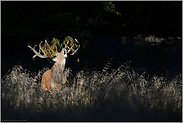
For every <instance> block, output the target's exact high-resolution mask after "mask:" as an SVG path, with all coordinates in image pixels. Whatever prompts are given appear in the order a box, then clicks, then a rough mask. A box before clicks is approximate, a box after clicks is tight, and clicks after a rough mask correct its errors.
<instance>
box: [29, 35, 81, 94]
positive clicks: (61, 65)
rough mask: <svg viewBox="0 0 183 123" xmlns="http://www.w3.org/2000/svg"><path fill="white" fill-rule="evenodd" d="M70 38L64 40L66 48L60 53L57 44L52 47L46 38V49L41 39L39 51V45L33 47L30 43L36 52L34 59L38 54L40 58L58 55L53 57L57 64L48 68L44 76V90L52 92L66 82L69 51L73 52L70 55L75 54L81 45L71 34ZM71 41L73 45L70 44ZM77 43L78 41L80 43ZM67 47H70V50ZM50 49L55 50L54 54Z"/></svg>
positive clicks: (42, 82) (42, 86)
mask: <svg viewBox="0 0 183 123" xmlns="http://www.w3.org/2000/svg"><path fill="white" fill-rule="evenodd" d="M68 38H69V40H68V39H67V40H66V41H65V42H64V44H65V48H63V49H62V51H61V52H60V53H58V51H57V47H55V46H54V47H53V46H52V47H50V46H49V44H48V43H47V41H46V40H45V45H46V47H47V48H46V47H45V48H46V49H44V50H43V47H42V46H41V43H42V41H41V42H40V43H39V52H37V51H36V50H35V47H36V46H37V45H35V46H34V47H33V48H32V47H31V46H29V45H28V47H29V48H30V49H31V50H32V51H33V52H34V53H35V55H34V56H33V59H34V58H35V57H36V56H38V57H40V58H53V57H55V56H56V57H55V58H53V61H55V64H54V65H53V67H52V68H51V69H49V70H47V71H46V72H45V73H44V74H43V76H42V80H41V90H42V91H43V92H44V91H46V90H48V91H50V92H52V91H53V89H59V87H61V84H65V83H66V81H67V77H68V76H69V70H68V69H66V70H65V64H66V58H67V53H69V52H72V54H70V55H74V54H75V53H76V52H77V50H78V49H79V47H80V44H79V42H78V41H77V39H75V42H74V40H73V39H72V38H71V37H70V36H68ZM53 40H55V39H53ZM69 42H70V44H71V45H69ZM76 43H78V45H77V44H76ZM45 45H44V46H45ZM68 45H69V46H68ZM66 48H68V50H67V49H66ZM48 49H49V50H48ZM41 51H42V52H43V54H44V55H42V54H41ZM45 51H47V52H45ZM50 51H52V53H53V52H54V53H53V55H51V54H50Z"/></svg>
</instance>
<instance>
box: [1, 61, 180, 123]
mask: <svg viewBox="0 0 183 123" xmlns="http://www.w3.org/2000/svg"><path fill="white" fill-rule="evenodd" d="M111 64H112V59H109V60H108V62H107V63H106V64H105V65H104V68H103V70H102V71H96V70H89V69H87V68H83V69H82V70H80V71H79V72H77V73H76V74H75V75H72V70H71V69H70V77H69V78H68V81H67V84H65V85H62V86H61V87H60V89H59V91H57V92H56V91H55V92H53V93H52V94H51V93H50V92H47V91H46V92H45V93H41V91H40V83H41V77H42V75H43V73H44V72H45V71H46V70H48V68H43V69H42V70H40V71H38V72H37V73H31V72H30V71H28V70H26V69H24V68H23V66H21V65H14V66H13V67H12V69H11V70H9V72H7V74H6V75H5V76H4V77H2V79H1V121H182V75H181V74H178V75H176V76H175V77H174V78H173V79H172V80H169V79H168V78H167V77H166V76H165V75H162V76H156V75H154V76H153V77H151V78H150V77H149V75H148V73H146V72H142V73H139V72H136V70H135V69H133V68H131V67H130V61H127V62H125V63H123V64H121V65H120V66H119V67H118V68H117V69H113V68H111V67H110V66H111Z"/></svg>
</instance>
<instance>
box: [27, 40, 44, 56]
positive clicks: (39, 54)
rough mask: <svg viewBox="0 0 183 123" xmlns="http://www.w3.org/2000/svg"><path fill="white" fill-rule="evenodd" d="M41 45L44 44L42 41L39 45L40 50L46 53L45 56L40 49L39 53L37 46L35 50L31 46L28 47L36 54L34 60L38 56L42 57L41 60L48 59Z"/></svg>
mask: <svg viewBox="0 0 183 123" xmlns="http://www.w3.org/2000/svg"><path fill="white" fill-rule="evenodd" d="M41 43H42V41H41V42H40V43H39V48H40V49H41V51H42V52H43V53H44V55H41V53H40V49H39V52H37V51H36V50H35V47H36V46H37V45H35V46H34V47H33V48H32V47H31V46H29V45H28V47H29V48H31V50H32V51H33V52H34V53H35V55H34V56H33V57H32V58H33V59H34V58H35V57H36V56H38V57H40V58H47V56H46V54H45V52H44V51H43V49H42V48H41Z"/></svg>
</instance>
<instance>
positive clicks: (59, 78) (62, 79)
mask: <svg viewBox="0 0 183 123" xmlns="http://www.w3.org/2000/svg"><path fill="white" fill-rule="evenodd" d="M64 51H65V53H64ZM64 54H66V55H67V50H66V49H64V48H63V49H62V51H61V52H60V54H59V55H58V56H57V57H56V60H57V61H56V62H55V64H54V65H53V67H52V68H51V69H49V70H47V71H46V72H45V73H44V74H43V76H42V80H41V89H42V91H43V92H44V91H46V90H48V91H50V92H52V91H53V89H59V87H60V86H61V84H65V83H66V81H67V77H68V76H69V72H68V71H67V70H65V62H66V57H64ZM64 60H65V61H64Z"/></svg>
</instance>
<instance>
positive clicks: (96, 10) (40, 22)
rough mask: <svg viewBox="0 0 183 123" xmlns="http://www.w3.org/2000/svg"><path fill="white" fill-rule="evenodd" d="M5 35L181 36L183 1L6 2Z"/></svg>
mask: <svg viewBox="0 0 183 123" xmlns="http://www.w3.org/2000/svg"><path fill="white" fill-rule="evenodd" d="M1 7H2V16H1V18H2V23H1V25H2V35H19V36H30V35H34V36H40V35H41V36H44V37H49V36H50V37H58V38H62V37H64V36H67V35H71V36H74V37H75V36H77V37H85V38H86V37H90V36H91V35H92V34H94V33H119V32H120V31H122V33H123V34H127V33H130V34H133V33H137V32H138V33H139V32H144V33H156V34H159V35H168V36H173V35H179V36H180V35H181V24H182V4H181V2H2V4H1Z"/></svg>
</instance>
